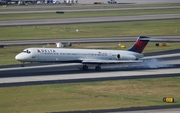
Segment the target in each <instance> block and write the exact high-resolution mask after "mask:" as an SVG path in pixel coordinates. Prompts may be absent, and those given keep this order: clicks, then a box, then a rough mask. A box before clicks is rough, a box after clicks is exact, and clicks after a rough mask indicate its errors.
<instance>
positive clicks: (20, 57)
mask: <svg viewBox="0 0 180 113" xmlns="http://www.w3.org/2000/svg"><path fill="white" fill-rule="evenodd" d="M15 59H16V60H19V61H21V60H23V56H22V54H17V55H16V56H15Z"/></svg>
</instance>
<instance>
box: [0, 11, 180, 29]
mask: <svg viewBox="0 0 180 113" xmlns="http://www.w3.org/2000/svg"><path fill="white" fill-rule="evenodd" d="M179 18H180V14H154V15H136V16H112V17H88V18H63V19H37V20H9V21H0V26H25V25H50V24H51V25H53V24H54V25H57V24H80V23H100V22H125V21H142V20H164V19H179Z"/></svg>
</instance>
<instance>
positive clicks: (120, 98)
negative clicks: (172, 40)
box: [0, 77, 180, 113]
mask: <svg viewBox="0 0 180 113" xmlns="http://www.w3.org/2000/svg"><path fill="white" fill-rule="evenodd" d="M179 81H180V77H169V78H153V79H152V78H151V79H136V80H116V81H104V82H89V83H70V84H53V85H36V86H21V87H5V88H0V98H1V101H0V111H1V112H3V113H12V112H18V113H45V112H58V111H72V110H89V109H91V110H92V109H111V108H127V107H139V106H155V105H172V104H180V95H179V94H180V90H179V87H180V82H179ZM163 97H173V98H175V103H165V102H163V101H162V98H163Z"/></svg>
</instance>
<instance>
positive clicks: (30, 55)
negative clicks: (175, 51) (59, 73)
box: [15, 48, 143, 63]
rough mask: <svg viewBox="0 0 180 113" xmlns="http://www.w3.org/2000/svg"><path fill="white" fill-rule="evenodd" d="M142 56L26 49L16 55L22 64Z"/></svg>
mask: <svg viewBox="0 0 180 113" xmlns="http://www.w3.org/2000/svg"><path fill="white" fill-rule="evenodd" d="M142 57H143V55H142V54H140V53H136V52H131V51H124V50H95V49H94V50H93V49H68V48H67V49H66V48H27V49H25V50H23V52H21V53H19V54H18V55H16V57H15V58H16V60H19V61H22V62H79V63H81V62H82V61H83V60H85V59H86V60H87V59H93V60H138V59H139V58H142Z"/></svg>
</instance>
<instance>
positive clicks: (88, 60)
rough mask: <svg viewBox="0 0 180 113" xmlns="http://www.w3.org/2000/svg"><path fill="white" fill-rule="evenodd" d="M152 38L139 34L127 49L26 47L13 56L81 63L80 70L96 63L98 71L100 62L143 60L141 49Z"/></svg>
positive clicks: (29, 60)
mask: <svg viewBox="0 0 180 113" xmlns="http://www.w3.org/2000/svg"><path fill="white" fill-rule="evenodd" d="M151 40H153V38H150V37H147V36H139V37H138V39H137V40H136V42H135V43H134V44H133V45H132V47H131V48H129V49H128V50H100V49H97V50H96V49H69V48H27V49H24V50H23V51H22V52H21V53H19V54H17V55H16V56H15V59H16V60H18V61H20V62H22V64H21V66H22V67H23V66H24V63H25V62H44V63H50V62H51V63H60V62H66V63H82V64H83V66H82V70H88V66H87V64H97V66H96V67H95V70H97V71H100V70H101V65H102V64H117V63H133V62H143V60H141V58H143V57H144V55H143V54H141V53H142V51H143V50H144V48H145V47H146V45H147V44H148V42H149V41H151Z"/></svg>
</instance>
